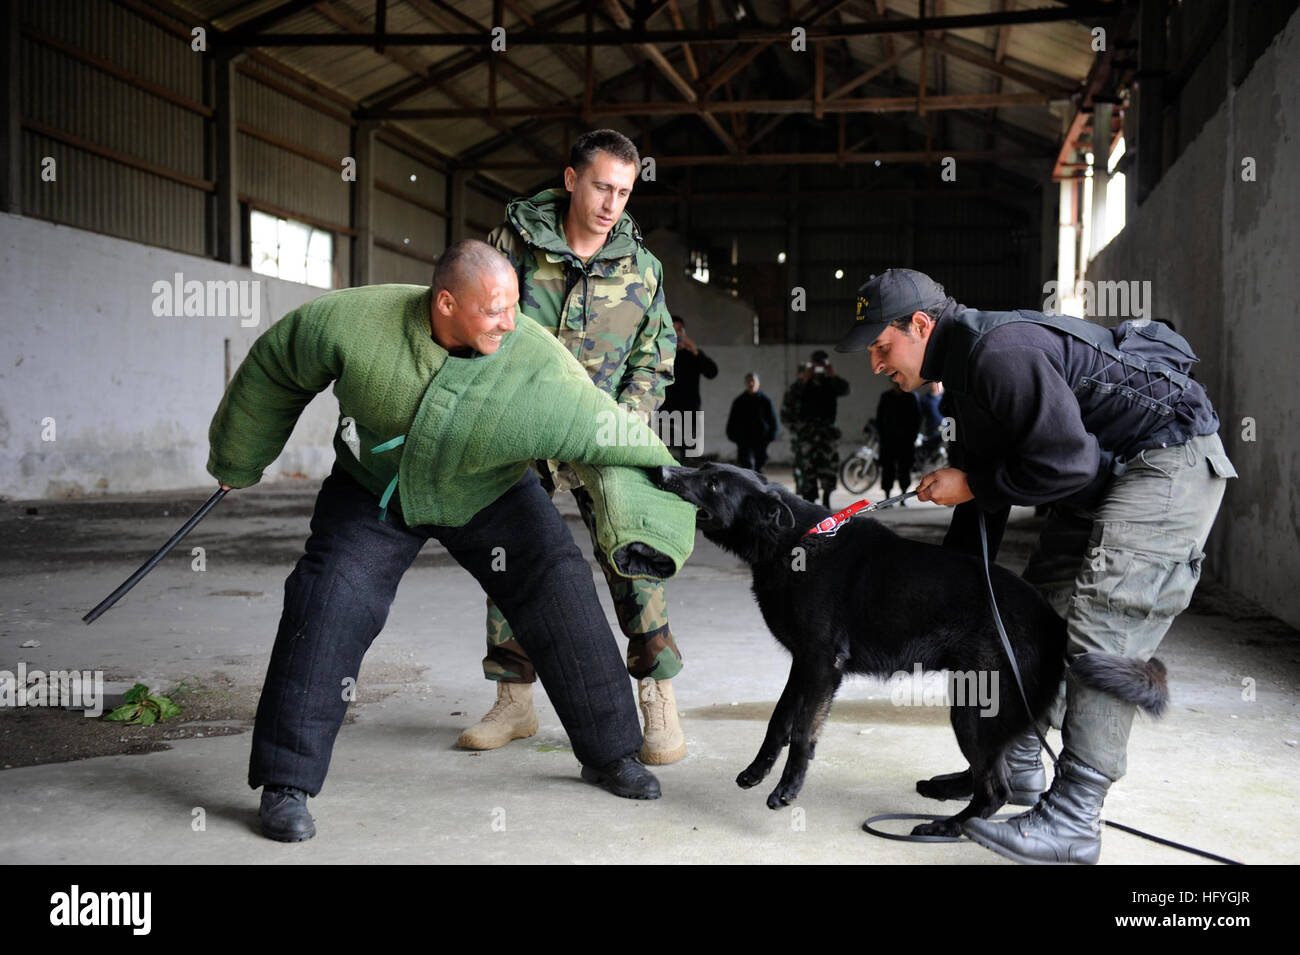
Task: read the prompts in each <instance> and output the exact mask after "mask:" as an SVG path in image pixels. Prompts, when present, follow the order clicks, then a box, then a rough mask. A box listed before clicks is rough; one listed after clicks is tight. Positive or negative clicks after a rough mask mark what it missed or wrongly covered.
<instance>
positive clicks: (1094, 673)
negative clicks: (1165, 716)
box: [1070, 653, 1169, 716]
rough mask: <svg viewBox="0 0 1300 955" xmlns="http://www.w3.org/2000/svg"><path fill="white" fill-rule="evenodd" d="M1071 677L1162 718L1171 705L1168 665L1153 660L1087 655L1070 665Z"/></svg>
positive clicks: (1111, 654)
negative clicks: (1166, 668)
mask: <svg viewBox="0 0 1300 955" xmlns="http://www.w3.org/2000/svg"><path fill="white" fill-rule="evenodd" d="M1070 674H1071V675H1072V676H1074V677H1075V678H1076V679H1077V680H1078V681H1079V682H1080V683H1082V684H1083V685H1084V686H1087V687H1091V688H1092V689H1094V690H1100V691H1101V692H1103V693H1109V694H1111V695H1112V696H1117V697H1119V698H1120V699H1121V700H1125V701H1126V702H1129V703H1132V704H1134V705H1135V706H1138V707H1140V708H1141V709H1143V710H1145V711H1146V712H1147V713H1150V714H1151V715H1152V716H1159V715H1160V714H1161V713H1163V712H1164V711H1165V706H1166V705H1167V704H1168V703H1169V684H1168V683H1167V682H1166V680H1165V665H1164V664H1163V663H1161V662H1160V661H1159V660H1157V659H1155V658H1154V657H1152V658H1151V659H1150V660H1146V661H1142V660H1136V659H1133V658H1132V657H1121V656H1116V655H1115V654H1113V653H1085V654H1084V655H1083V656H1081V657H1079V658H1078V659H1077V660H1075V661H1074V663H1073V664H1072V665H1071V666H1070Z"/></svg>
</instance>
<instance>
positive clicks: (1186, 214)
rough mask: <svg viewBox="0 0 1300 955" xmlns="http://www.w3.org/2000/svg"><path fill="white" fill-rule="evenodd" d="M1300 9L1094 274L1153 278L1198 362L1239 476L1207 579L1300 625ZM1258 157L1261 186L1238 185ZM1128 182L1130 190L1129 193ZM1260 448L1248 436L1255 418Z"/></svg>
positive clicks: (1097, 262) (1159, 308) (1163, 309)
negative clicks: (1299, 154)
mask: <svg viewBox="0 0 1300 955" xmlns="http://www.w3.org/2000/svg"><path fill="white" fill-rule="evenodd" d="M1298 138H1300V13H1297V14H1295V15H1294V16H1292V18H1291V20H1290V22H1289V23H1288V24H1287V26H1286V27H1285V28H1284V29H1283V30H1282V31H1281V32H1280V33H1279V34H1278V36H1277V37H1276V38H1275V39H1274V40H1273V43H1272V45H1271V46H1270V47H1269V48H1268V49H1267V50H1266V51H1265V52H1264V54H1263V55H1262V56H1261V57H1260V58H1259V59H1258V60H1257V61H1256V62H1255V64H1254V67H1253V68H1252V69H1251V72H1250V73H1249V75H1248V76H1247V77H1246V79H1245V81H1244V82H1243V83H1242V84H1241V86H1240V87H1238V88H1237V89H1231V88H1230V89H1229V92H1228V96H1227V99H1226V100H1225V101H1224V103H1223V105H1222V106H1221V107H1220V108H1219V110H1218V112H1217V113H1216V114H1215V115H1214V117H1213V118H1212V119H1211V120H1210V121H1209V122H1207V123H1206V124H1205V127H1204V128H1203V129H1202V130H1201V132H1200V135H1199V136H1198V137H1197V138H1196V139H1195V140H1194V141H1193V142H1192V143H1191V144H1190V145H1189V146H1188V147H1187V149H1186V150H1185V151H1184V152H1183V154H1182V155H1180V156H1179V157H1178V159H1177V160H1176V162H1175V163H1174V165H1173V166H1172V167H1171V168H1170V169H1169V170H1168V171H1167V172H1166V173H1165V176H1164V178H1163V179H1162V180H1161V181H1160V183H1159V184H1158V185H1157V186H1156V189H1155V190H1154V191H1153V192H1152V193H1151V195H1150V196H1149V197H1148V198H1147V200H1146V202H1145V203H1143V204H1142V205H1141V206H1140V207H1138V210H1137V213H1136V215H1134V216H1132V217H1131V219H1130V221H1129V222H1128V224H1127V226H1126V227H1125V228H1124V230H1123V231H1122V232H1120V233H1119V235H1118V236H1116V237H1115V239H1114V240H1112V242H1111V243H1110V244H1109V245H1108V246H1107V247H1106V248H1105V249H1104V250H1103V251H1102V253H1101V254H1100V255H1099V256H1098V257H1097V258H1096V259H1094V260H1093V262H1092V265H1091V266H1090V267H1089V269H1088V278H1090V279H1094V280H1100V279H1149V280H1151V281H1152V282H1153V289H1154V299H1155V312H1154V316H1155V317H1157V318H1161V317H1168V318H1172V319H1173V320H1174V321H1175V323H1176V324H1177V327H1178V330H1179V331H1180V332H1182V333H1183V334H1184V335H1186V336H1187V338H1188V339H1189V340H1190V341H1191V342H1192V345H1193V346H1194V347H1195V348H1196V349H1197V351H1198V353H1199V354H1200V356H1201V358H1202V363H1201V365H1199V366H1198V370H1197V377H1198V379H1199V380H1200V381H1201V382H1202V383H1204V384H1205V386H1206V388H1207V389H1208V391H1209V394H1210V398H1211V399H1212V400H1213V401H1214V404H1215V407H1216V408H1217V409H1218V412H1219V417H1220V418H1221V419H1222V422H1223V424H1222V427H1221V428H1220V432H1219V433H1220V435H1221V436H1222V437H1223V442H1224V445H1225V446H1226V448H1227V450H1228V454H1229V456H1230V457H1231V458H1232V460H1233V463H1234V464H1235V465H1236V467H1237V470H1238V472H1240V475H1241V477H1240V479H1238V480H1235V481H1231V482H1229V486H1228V492H1227V496H1226V497H1225V499H1224V503H1223V507H1222V510H1221V511H1220V513H1219V519H1218V523H1217V525H1216V526H1215V530H1214V533H1213V535H1212V536H1211V538H1210V545H1209V548H1208V554H1209V560H1208V561H1207V562H1206V573H1207V574H1212V575H1213V576H1215V577H1216V578H1218V579H1220V580H1222V581H1223V582H1225V583H1226V584H1227V585H1228V586H1230V587H1231V588H1232V589H1233V590H1236V591H1237V592H1239V593H1241V594H1244V595H1245V596H1247V597H1250V598H1251V599H1253V600H1255V601H1257V602H1259V603H1260V604H1262V605H1263V606H1264V607H1266V608H1268V610H1269V611H1271V612H1272V613H1274V614H1276V615H1277V616H1278V617H1280V618H1282V619H1283V620H1285V621H1287V622H1288V623H1290V624H1291V625H1292V626H1297V627H1300V588H1297V586H1296V582H1297V581H1298V580H1300V496H1298V495H1297V489H1298V488H1300V386H1298V385H1297V381H1296V368H1297V359H1298V358H1300V346H1298V345H1297V340H1298V339H1300V322H1298V321H1297V318H1298V315H1300V306H1298V305H1297V303H1298V302H1300V163H1297V161H1296V156H1295V149H1296V142H1297V140H1298ZM1247 157H1251V158H1253V159H1254V160H1255V167H1256V179H1255V181H1253V182H1246V181H1243V180H1242V178H1241V171H1242V160H1243V159H1245V158H1247ZM1130 188H1131V187H1130ZM1245 419H1252V420H1253V421H1254V423H1255V425H1254V426H1255V440H1253V441H1252V440H1247V439H1246V438H1247V436H1248V431H1247V426H1248V423H1247V422H1246V420H1245Z"/></svg>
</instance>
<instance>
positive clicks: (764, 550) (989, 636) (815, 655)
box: [655, 464, 1168, 835]
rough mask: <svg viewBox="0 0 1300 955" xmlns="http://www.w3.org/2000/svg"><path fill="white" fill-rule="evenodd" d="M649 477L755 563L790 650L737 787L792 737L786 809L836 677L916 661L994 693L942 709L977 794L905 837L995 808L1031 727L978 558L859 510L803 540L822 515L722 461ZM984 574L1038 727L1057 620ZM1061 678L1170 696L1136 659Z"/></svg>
mask: <svg viewBox="0 0 1300 955" xmlns="http://www.w3.org/2000/svg"><path fill="white" fill-rule="evenodd" d="M655 480H656V481H657V482H658V483H659V485H660V486H661V487H662V488H664V489H665V490H668V491H672V492H673V493H675V494H677V495H678V496H680V497H682V498H683V499H685V500H687V501H690V502H691V503H692V504H695V505H696V506H697V507H699V508H700V511H699V513H698V514H697V516H696V521H697V526H698V527H699V528H700V530H701V531H703V533H704V536H705V537H707V538H708V539H709V540H711V541H713V542H714V543H715V544H717V545H718V546H720V547H722V548H724V549H726V550H728V551H730V552H731V553H733V554H735V555H736V556H738V557H740V558H741V559H742V560H744V561H745V562H747V563H748V564H749V565H750V566H751V567H752V569H753V572H754V584H753V586H754V596H755V598H756V599H757V601H758V606H759V609H760V610H761V611H762V613H763V619H764V621H766V623H767V625H768V627H769V628H770V629H771V631H772V633H773V635H774V636H775V637H776V639H777V640H778V641H780V643H781V644H782V645H783V646H784V647H785V648H786V649H787V650H789V651H790V653H791V655H792V656H793V658H794V659H793V661H792V663H791V667H790V678H789V680H788V681H787V682H786V685H785V690H784V691H783V692H782V693H781V698H780V700H779V701H778V702H777V704H776V709H775V711H774V712H773V713H772V719H771V721H770V722H769V723H768V727H767V736H766V737H765V738H764V740H763V745H762V747H761V748H760V749H759V751H758V755H757V756H756V757H755V758H754V761H753V762H752V763H750V765H749V766H748V767H747V768H746V769H745V770H744V771H743V772H742V773H741V774H740V775H739V776H737V777H736V782H737V783H739V784H740V786H741V787H742V788H744V789H748V788H750V787H751V786H754V785H757V784H758V783H759V782H761V781H762V780H763V778H764V777H765V776H767V774H768V773H769V772H770V771H771V769H772V766H773V764H775V762H776V758H777V756H779V755H780V753H781V750H782V749H783V748H784V747H785V745H786V744H787V743H788V744H789V745H790V756H789V759H788V760H787V761H786V764H785V771H784V772H783V773H782V774H781V781H780V783H779V784H778V785H777V787H776V789H774V790H773V791H772V794H771V795H770V796H768V799H767V805H768V806H769V807H770V808H772V809H777V808H779V807H781V806H786V805H789V804H790V802H791V801H792V800H794V798H795V797H796V796H798V795H799V791H800V789H802V788H803V781H804V776H805V774H806V773H807V771H808V761H809V760H811V759H812V757H813V750H814V748H815V746H816V742H817V737H818V734H819V733H820V731H821V727H822V724H823V723H824V721H825V720H826V717H827V715H828V713H829V712H830V707H831V699H832V698H833V697H834V695H835V691H836V690H837V689H838V687H839V684H840V680H841V679H842V678H843V677H844V675H845V674H846V673H865V674H871V675H874V676H889V675H890V674H892V673H896V672H898V671H904V672H911V671H912V669H913V666H914V664H917V663H919V664H920V665H921V667H922V668H923V669H924V670H927V671H934V670H949V671H954V672H963V673H967V674H971V673H984V674H986V675H988V677H989V680H991V679H992V678H993V675H996V681H997V682H996V683H994V684H993V686H994V687H995V688H996V689H997V690H998V691H999V692H1000V693H1001V699H1000V700H999V701H998V706H997V707H996V708H994V707H986V708H985V711H984V712H983V713H982V712H981V704H980V703H977V702H976V701H974V700H970V699H967V700H966V704H965V705H954V706H953V707H952V708H951V713H950V716H951V720H952V728H953V731H954V732H955V733H956V734H957V742H958V744H959V745H960V746H961V751H962V754H963V755H964V756H965V757H966V759H967V760H968V761H969V762H970V766H971V782H972V783H973V789H974V797H973V798H972V799H971V802H970V804H969V805H968V806H966V808H965V809H963V810H962V811H961V812H959V813H957V814H956V815H955V816H952V817H950V818H948V819H945V820H942V821H940V822H935V823H927V824H924V825H921V826H917V827H916V828H915V829H914V830H913V833H914V834H917V835H959V834H960V832H961V823H962V822H963V821H964V820H966V819H969V818H972V817H975V816H979V817H981V818H987V817H988V816H991V815H992V814H993V813H995V812H997V810H998V809H1000V808H1001V807H1002V805H1003V803H1004V802H1005V801H1006V798H1007V793H1008V786H1007V773H1006V763H1005V759H1004V752H1005V750H1006V747H1007V745H1008V743H1010V742H1011V741H1012V740H1014V739H1015V738H1016V737H1018V736H1020V735H1021V734H1022V733H1024V732H1025V731H1027V730H1028V729H1029V727H1030V714H1028V713H1026V712H1025V708H1024V704H1023V703H1022V702H1021V701H1020V697H1019V694H1018V693H1017V691H1016V689H1015V678H1014V676H1013V675H1012V672H1011V668H1010V666H1009V664H1008V662H1007V659H1006V654H1005V652H1004V651H1003V649H1002V644H1001V641H1000V639H999V637H998V634H997V630H996V628H995V625H994V622H993V617H992V613H991V611H990V609H989V605H988V590H987V585H986V584H985V581H984V570H983V568H982V566H981V564H980V561H979V559H978V558H975V557H971V556H969V555H966V554H962V553H958V552H956V551H953V550H950V549H944V548H942V547H937V546H935V545H933V544H925V543H921V542H919V541H913V540H908V539H906V538H903V537H899V536H898V535H897V534H895V533H893V532H892V531H890V530H889V529H888V528H886V527H885V526H884V525H882V524H880V523H879V522H878V521H873V520H869V519H866V518H858V519H856V520H853V521H852V522H850V523H848V524H845V525H843V526H842V527H841V528H840V530H839V531H838V533H837V534H836V535H835V536H834V537H831V538H820V537H805V536H804V534H805V532H806V531H807V530H808V529H809V528H811V527H813V526H814V525H816V524H817V523H818V522H820V521H821V520H823V519H824V518H826V517H827V516H828V515H829V513H830V512H829V511H827V510H826V508H823V507H819V506H817V505H816V504H810V503H808V502H807V501H804V500H802V499H801V498H799V497H797V496H796V495H794V494H792V493H791V492H790V491H788V490H786V489H785V488H784V487H782V486H780V485H778V484H772V483H769V482H768V481H767V480H766V479H764V478H763V477H761V476H759V475H757V474H755V473H754V472H753V471H747V470H743V469H741V468H736V467H732V466H731V465H726V464H706V465H705V466H703V467H701V468H698V469H695V468H676V467H674V468H663V469H661V471H660V472H659V473H658V474H657V475H655ZM992 576H993V586H994V593H995V594H996V596H997V603H998V609H999V611H1000V613H1001V616H1002V620H1003V624H1004V626H1005V627H1006V630H1007V635H1008V636H1009V637H1010V638H1011V645H1012V647H1013V648H1014V650H1015V654H1016V662H1017V664H1018V666H1019V669H1020V675H1021V678H1022V679H1023V681H1024V687H1025V695H1026V697H1027V699H1028V701H1029V706H1030V709H1031V710H1032V718H1033V719H1034V720H1036V721H1038V722H1039V723H1040V725H1041V724H1042V722H1043V719H1044V717H1045V715H1046V711H1047V709H1048V708H1049V707H1050V706H1051V703H1052V701H1053V699H1054V697H1055V695H1056V691H1057V687H1058V684H1059V682H1060V679H1061V674H1062V672H1063V670H1064V665H1065V664H1064V650H1065V638H1066V632H1065V621H1063V620H1062V619H1061V618H1060V617H1059V616H1057V614H1056V613H1055V612H1054V611H1053V610H1052V608H1051V606H1050V605H1049V604H1048V603H1047V602H1046V601H1045V600H1044V599H1043V598H1042V597H1041V596H1040V595H1039V594H1038V592H1037V591H1036V590H1034V588H1033V587H1032V586H1030V585H1029V584H1028V583H1026V582H1025V581H1023V580H1021V579H1020V578H1019V577H1017V576H1016V575H1015V574H1013V573H1011V572H1010V571H1008V570H1005V569H1004V568H1001V567H996V566H995V567H993V568H992ZM1071 674H1072V676H1073V677H1074V678H1077V679H1079V680H1081V681H1083V682H1084V683H1085V684H1087V685H1089V686H1094V687H1096V688H1098V689H1101V690H1104V691H1106V692H1109V693H1113V694H1115V695H1117V696H1120V697H1122V698H1123V699H1126V700H1128V701H1129V702H1132V703H1135V704H1137V705H1139V706H1141V707H1143V708H1144V709H1146V710H1148V711H1149V712H1152V713H1153V714H1156V715H1158V714H1159V711H1160V710H1161V709H1162V708H1163V706H1164V703H1165V701H1166V700H1167V698H1168V695H1167V691H1166V689H1165V685H1164V667H1163V666H1161V664H1160V663H1159V661H1157V660H1152V661H1150V663H1147V664H1143V663H1140V662H1139V661H1136V660H1128V659H1124V658H1121V657H1116V656H1111V655H1109V654H1100V653H1091V654H1086V655H1084V656H1082V657H1080V658H1079V660H1078V661H1076V663H1075V664H1074V665H1073V666H1072V667H1071Z"/></svg>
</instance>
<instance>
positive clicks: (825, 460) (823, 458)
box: [781, 350, 849, 507]
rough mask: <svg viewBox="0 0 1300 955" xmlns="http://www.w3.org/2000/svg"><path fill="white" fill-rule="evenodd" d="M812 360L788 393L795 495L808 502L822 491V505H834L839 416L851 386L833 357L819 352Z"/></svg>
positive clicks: (786, 408) (785, 406)
mask: <svg viewBox="0 0 1300 955" xmlns="http://www.w3.org/2000/svg"><path fill="white" fill-rule="evenodd" d="M811 358H812V360H811V361H810V362H809V363H808V364H807V365H806V366H804V365H800V366H799V367H800V372H799V380H798V381H797V382H795V383H794V384H793V385H791V386H790V390H789V391H788V392H786V396H785V402H784V403H783V405H782V408H781V419H782V420H783V421H785V420H786V416H787V413H788V414H789V417H790V421H789V422H787V423H789V424H790V425H791V431H792V432H793V433H794V436H793V437H792V439H791V443H792V444H793V446H794V449H795V460H794V474H795V493H796V494H798V495H799V496H800V497H802V498H803V499H804V500H806V501H816V500H817V487H818V485H819V484H820V485H821V488H822V504H823V505H824V506H826V507H830V506H831V492H832V491H834V490H835V484H836V482H838V481H839V470H840V448H839V440H840V429H839V428H837V427H835V415H836V410H837V405H838V402H839V399H840V398H843V397H844V396H845V395H847V394H848V393H849V383H848V382H847V381H846V380H844V379H843V378H841V377H839V376H838V375H837V374H835V366H834V365H832V364H831V363H830V360H829V359H830V355H828V354H827V353H826V352H824V351H821V350H818V351H815V352H813V353H812V356H811Z"/></svg>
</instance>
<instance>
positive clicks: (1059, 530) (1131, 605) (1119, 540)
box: [1024, 434, 1237, 780]
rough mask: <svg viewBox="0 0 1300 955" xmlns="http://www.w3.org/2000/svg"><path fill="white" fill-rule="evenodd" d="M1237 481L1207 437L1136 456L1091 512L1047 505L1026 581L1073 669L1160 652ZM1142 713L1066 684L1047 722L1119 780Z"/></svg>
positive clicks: (1189, 596) (1090, 762) (1072, 683)
mask: <svg viewBox="0 0 1300 955" xmlns="http://www.w3.org/2000/svg"><path fill="white" fill-rule="evenodd" d="M1236 476H1237V472H1236V471H1235V470H1234V469H1233V467H1232V463H1231V462H1230V461H1229V460H1228V456H1227V454H1226V453H1225V452H1224V450H1223V443H1222V442H1221V441H1220V440H1219V436H1218V435H1217V434H1210V435H1204V436H1202V437H1197V438H1193V439H1192V440H1191V441H1188V442H1187V443H1186V444H1180V445H1176V446H1174V447H1170V448H1155V449H1153V450H1150V451H1143V452H1142V453H1141V454H1139V455H1137V456H1136V457H1134V458H1133V459H1132V460H1130V461H1129V462H1128V465H1127V469H1126V470H1125V472H1124V473H1123V474H1122V475H1119V476H1118V477H1116V478H1115V479H1114V480H1113V481H1112V482H1111V485H1110V488H1109V489H1108V490H1107V492H1106V495H1105V497H1103V498H1102V500H1101V503H1100V504H1098V506H1097V508H1096V509H1095V510H1093V511H1081V510H1069V509H1065V508H1062V507H1060V506H1059V505H1058V506H1055V507H1053V508H1052V510H1051V512H1050V514H1049V516H1048V518H1047V521H1046V523H1045V524H1044V525H1043V530H1042V533H1041V535H1040V537H1039V541H1038V546H1037V548H1036V549H1035V551H1034V553H1033V554H1032V556H1031V557H1030V559H1029V565H1028V566H1027V567H1026V568H1025V572H1024V577H1025V579H1026V580H1028V581H1029V582H1030V583H1032V584H1033V585H1034V586H1035V587H1037V588H1038V590H1039V591H1040V592H1041V593H1042V594H1043V596H1044V597H1046V598H1047V600H1048V601H1049V602H1051V604H1052V606H1053V607H1054V608H1055V609H1056V612H1057V613H1059V614H1060V615H1061V616H1062V617H1064V618H1065V620H1066V623H1067V625H1068V631H1067V632H1068V636H1067V642H1066V657H1067V660H1070V661H1073V660H1074V659H1076V658H1077V657H1079V656H1080V655H1082V654H1084V653H1088V652H1092V651H1099V652H1104V653H1114V654H1118V655H1119V656H1124V657H1132V658H1136V659H1139V660H1149V659H1150V658H1151V657H1152V656H1153V655H1154V654H1155V652H1156V648H1157V647H1159V646H1160V642H1161V641H1162V640H1163V639H1164V636H1165V634H1166V633H1167V632H1168V630H1169V627H1170V625H1171V624H1172V623H1173V621H1174V618H1175V617H1176V616H1177V615H1178V614H1179V613H1181V612H1182V611H1183V610H1185V609H1186V608H1187V605H1188V604H1189V603H1190V602H1191V599H1192V591H1193V590H1194V589H1195V588H1196V583H1197V581H1198V580H1200V576H1201V561H1202V560H1203V559H1204V558H1205V553H1204V547H1205V541H1206V538H1207V537H1208V536H1209V533H1210V528H1211V527H1212V526H1213V524H1214V519H1215V516H1216V515H1217V514H1218V512H1219V504H1220V503H1221V501H1222V500H1223V492H1224V489H1225V488H1226V486H1227V483H1228V482H1227V479H1228V478H1230V477H1236ZM1135 711H1136V707H1134V706H1132V705H1131V704H1129V703H1124V702H1122V701H1120V700H1117V699H1116V698H1115V697H1113V696H1110V695H1109V694H1106V693H1102V692H1100V691H1097V690H1092V689H1088V688H1086V687H1082V686H1079V685H1078V684H1077V683H1076V682H1075V681H1073V680H1065V681H1063V683H1062V687H1061V694H1060V696H1059V697H1058V699H1057V703H1056V707H1055V708H1054V712H1053V714H1052V725H1054V726H1058V727H1060V729H1061V733H1062V737H1063V739H1064V741H1065V748H1066V749H1068V750H1070V752H1071V753H1072V754H1074V755H1075V756H1076V757H1078V758H1079V759H1081V760H1083V761H1084V762H1085V763H1087V764H1088V765H1089V766H1092V767H1093V768H1095V769H1097V770H1098V771H1100V772H1101V773H1103V774H1104V775H1106V776H1108V777H1109V778H1110V779H1111V780H1117V779H1119V778H1120V777H1121V776H1123V775H1124V773H1125V771H1126V769H1127V758H1126V753H1127V749H1128V738H1129V731H1130V729H1131V728H1132V724H1133V716H1134V713H1135Z"/></svg>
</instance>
